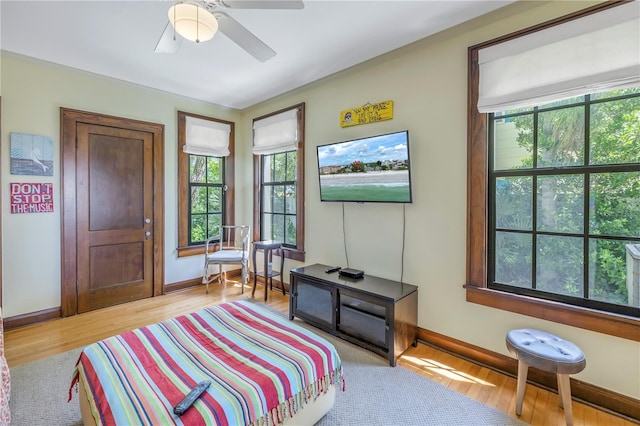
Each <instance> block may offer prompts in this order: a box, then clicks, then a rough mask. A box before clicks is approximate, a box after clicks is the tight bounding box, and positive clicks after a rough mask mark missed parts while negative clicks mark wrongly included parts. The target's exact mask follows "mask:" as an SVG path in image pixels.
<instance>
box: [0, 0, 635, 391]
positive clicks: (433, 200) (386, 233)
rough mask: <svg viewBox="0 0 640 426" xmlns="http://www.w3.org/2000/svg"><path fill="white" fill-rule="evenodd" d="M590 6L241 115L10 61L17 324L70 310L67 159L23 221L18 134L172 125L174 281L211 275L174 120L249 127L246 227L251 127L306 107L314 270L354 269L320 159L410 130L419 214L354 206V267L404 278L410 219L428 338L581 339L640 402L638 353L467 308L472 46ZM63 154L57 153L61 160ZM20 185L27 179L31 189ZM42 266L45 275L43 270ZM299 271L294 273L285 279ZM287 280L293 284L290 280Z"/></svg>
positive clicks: (411, 208) (242, 166) (510, 14)
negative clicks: (181, 172) (127, 122)
mask: <svg viewBox="0 0 640 426" xmlns="http://www.w3.org/2000/svg"><path fill="white" fill-rule="evenodd" d="M590 4H592V3H586V2H577V1H570V2H560V1H555V2H518V3H517V4H515V5H514V6H512V7H508V8H506V9H503V10H500V11H498V12H496V13H492V14H490V15H487V16H485V17H482V18H479V19H477V20H474V21H472V22H470V23H467V24H464V25H461V26H459V27H457V28H454V29H451V30H448V31H445V32H444V33H441V34H438V35H436V36H433V37H430V38H428V39H425V40H423V41H421V42H418V43H415V44H413V45H411V46H408V47H406V48H402V49H400V50H398V51H395V52H392V53H390V54H387V55H384V56H382V57H380V58H377V59H374V60H371V61H369V62H368V63H365V64H362V65H359V66H356V67H354V68H352V69H349V70H347V71H344V72H341V73H338V74H336V75H334V76H331V77H328V78H326V79H323V80H321V81H318V82H315V83H312V84H310V85H308V86H305V87H303V88H301V89H298V90H295V91H293V92H291V93H288V94H285V95H282V96H280V97H277V98H274V99H272V100H270V101H268V102H265V103H262V104H259V105H256V106H254V107H251V108H249V109H247V110H244V111H242V112H237V111H229V110H224V109H221V108H219V107H216V106H213V105H207V104H204V103H199V102H195V101H191V100H188V99H184V98H180V97H175V96H169V95H166V94H162V93H159V92H155V91H151V90H146V89H142V88H139V87H136V86H132V85H128V84H123V83H119V82H115V81H113V80H107V79H102V78H98V77H95V76H91V75H88V74H85V73H79V72H75V71H70V70H67V69H64V68H60V67H56V66H51V65H47V64H43V63H40V62H35V61H30V60H26V59H24V58H19V57H15V56H12V55H6V54H5V55H3V57H2V70H1V71H2V74H1V76H2V77H1V78H2V86H1V87H2V104H3V105H2V115H3V117H2V135H1V137H2V146H1V149H2V151H1V152H2V182H3V183H2V194H3V199H2V208H3V209H2V222H3V262H2V266H3V290H4V293H3V305H4V306H3V311H4V314H5V315H7V316H12V315H19V314H23V313H29V312H33V311H38V310H41V309H47V308H51V307H55V306H59V304H60V253H59V246H60V242H59V238H60V229H59V223H60V215H59V207H60V196H59V194H60V193H59V185H60V175H59V158H55V164H56V170H55V174H54V176H53V178H42V177H41V178H35V177H30V178H29V179H26V178H25V179H21V180H24V181H46V182H50V181H52V182H53V183H54V187H55V203H56V212H55V213H54V214H32V215H11V214H9V211H8V206H9V202H8V196H7V190H8V185H7V184H6V183H5V182H9V181H12V180H13V181H17V180H16V179H14V178H16V176H12V175H10V174H9V172H8V170H9V161H8V150H9V148H8V146H7V145H8V141H9V133H10V132H13V131H16V132H28V133H37V134H44V135H49V136H52V137H53V138H54V144H55V146H56V147H57V148H59V123H58V120H59V107H60V106H64V107H69V108H77V109H82V110H88V111H95V112H99V113H104V114H112V115H118V116H122V117H130V118H136V119H142V120H147V121H153V122H158V123H163V124H165V150H166V155H165V177H166V185H165V188H166V189H165V192H166V199H165V207H166V223H165V233H166V235H165V237H166V239H165V244H166V250H165V264H166V267H165V270H166V277H165V278H166V282H167V283H172V282H178V281H181V280H185V279H189V278H194V277H197V276H198V275H199V269H200V259H199V258H192V259H177V258H176V252H175V247H176V244H177V228H176V222H177V214H176V200H177V182H176V169H177V165H176V149H177V148H176V129H175V125H176V124H175V123H176V111H177V110H179V109H180V110H186V111H190V112H195V113H200V114H204V115H209V116H213V117H217V118H222V119H226V120H230V121H235V122H236V123H238V126H237V128H236V130H237V137H236V156H237V160H236V175H237V179H236V180H237V181H236V186H237V190H236V192H237V195H236V212H237V213H236V221H237V222H238V223H240V222H243V223H252V197H253V192H252V185H253V176H252V155H251V152H250V146H251V142H250V136H247V135H251V134H252V131H251V122H252V119H253V118H254V117H258V116H261V115H264V114H267V113H270V112H273V111H275V110H278V109H281V108H284V107H287V106H291V105H294V104H297V103H299V102H305V103H306V132H305V136H306V158H305V167H306V174H305V179H306V187H305V191H306V197H305V216H306V247H305V248H306V251H307V257H306V262H305V263H315V262H321V263H326V264H332V265H333V264H336V265H344V264H345V255H344V245H343V236H342V206H341V205H340V204H338V203H321V202H320V201H319V198H320V197H319V194H318V175H317V165H316V161H317V159H316V152H315V147H316V146H317V145H319V144H324V143H329V142H334V141H340V140H347V139H352V138H356V137H360V136H364V135H373V134H379V133H385V132H390V131H395V130H401V129H408V130H409V132H410V145H411V161H412V181H413V191H414V192H413V197H414V202H413V203H412V204H409V205H407V206H406V210H405V211H403V207H402V206H401V205H384V204H363V205H360V204H346V205H345V219H346V222H345V226H346V244H347V248H348V253H349V261H350V266H352V267H356V268H361V269H364V270H365V271H366V273H367V274H370V275H378V276H382V277H386V278H390V279H394V280H399V279H400V276H401V273H402V270H403V268H402V264H401V260H402V259H401V251H402V238H401V235H402V221H403V215H406V241H405V248H404V252H405V255H404V271H403V279H404V281H405V282H408V283H411V284H415V285H418V286H419V288H420V290H419V318H418V321H419V324H418V325H419V326H420V327H422V328H425V329H428V330H432V331H435V332H437V333H441V334H444V335H447V336H450V337H453V338H455V339H459V340H462V341H465V342H468V343H470V344H473V345H477V346H481V347H484V348H487V349H489V350H492V351H495V352H499V353H503V354H507V351H506V347H505V344H504V336H505V334H506V332H507V331H508V330H509V329H511V328H517V327H538V328H541V329H544V330H548V331H551V332H554V333H557V334H559V335H561V336H564V337H565V338H568V339H571V340H573V341H574V342H575V343H577V344H578V345H580V346H581V347H582V349H583V350H584V351H585V353H586V354H587V368H586V369H585V370H584V371H583V372H582V373H580V374H578V375H577V376H576V377H577V378H578V379H580V380H583V381H586V382H589V383H592V384H594V385H597V386H601V387H603V388H606V389H610V390H612V391H615V392H619V393H622V394H625V395H628V396H631V397H634V398H640V344H639V343H637V342H631V341H628V340H624V339H618V338H614V337H610V336H606V335H603V334H598V333H593V332H589V331H585V330H581V329H578V328H573V327H567V326H564V325H562V324H555V323H551V322H547V321H543V320H538V319H534V318H530V317H527V316H523V315H517V314H512V313H509V312H504V311H501V310H497V309H491V308H488V307H485V306H480V305H476V304H471V303H467V302H466V301H465V291H464V289H463V288H462V285H463V284H464V282H465V268H466V266H465V250H466V248H465V247H466V245H465V244H466V243H465V242H466V236H465V235H466V234H465V233H466V161H467V157H466V155H467V150H466V143H467V142H466V132H467V128H466V120H467V117H466V102H467V91H466V87H467V48H468V47H469V46H471V45H474V44H477V43H480V42H482V41H485V40H489V39H491V38H494V37H497V36H500V35H503V34H506V33H509V32H512V31H515V30H518V29H521V28H525V27H527V26H530V25H533V24H536V23H539V22H543V21H545V20H548V19H551V18H554V17H557V16H561V15H563V14H565V13H569V12H571V11H574V10H578V9H581V8H584V7H586V6H588V5H590ZM388 99H391V100H393V101H394V118H393V120H389V121H385V122H380V123H375V124H367V125H362V126H355V127H350V128H345V129H343V128H340V126H339V124H338V113H339V111H340V110H343V109H347V108H351V107H355V106H359V105H363V104H365V103H367V102H371V103H374V102H379V101H384V100H388ZM57 152H58V153H59V151H57ZM20 178H22V177H20ZM34 265H37V267H34ZM298 265H299V263H296V262H291V261H287V264H286V266H287V269H289V268H292V267H295V266H298ZM285 276H286V274H285Z"/></svg>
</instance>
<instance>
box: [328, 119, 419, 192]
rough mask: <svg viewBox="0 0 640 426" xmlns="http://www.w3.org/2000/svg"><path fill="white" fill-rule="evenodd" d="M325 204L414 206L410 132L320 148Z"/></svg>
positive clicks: (366, 138)
mask: <svg viewBox="0 0 640 426" xmlns="http://www.w3.org/2000/svg"><path fill="white" fill-rule="evenodd" d="M317 151H318V175H319V177H320V199H321V201H353V202H359V203H368V202H379V203H411V173H410V162H409V131H408V130H403V131H400V132H395V133H387V134H384V135H377V136H369V137H365V138H361V139H354V140H349V141H344V142H336V143H330V144H326V145H319V146H318V147H317Z"/></svg>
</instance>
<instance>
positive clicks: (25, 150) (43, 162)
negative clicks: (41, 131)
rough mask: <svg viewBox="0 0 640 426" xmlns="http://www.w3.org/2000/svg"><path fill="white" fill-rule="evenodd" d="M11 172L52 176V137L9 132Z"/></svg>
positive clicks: (14, 173) (13, 173)
mask: <svg viewBox="0 0 640 426" xmlns="http://www.w3.org/2000/svg"><path fill="white" fill-rule="evenodd" d="M11 174H12V175H31V176H53V139H51V138H50V137H49V136H40V135H31V134H28V133H11Z"/></svg>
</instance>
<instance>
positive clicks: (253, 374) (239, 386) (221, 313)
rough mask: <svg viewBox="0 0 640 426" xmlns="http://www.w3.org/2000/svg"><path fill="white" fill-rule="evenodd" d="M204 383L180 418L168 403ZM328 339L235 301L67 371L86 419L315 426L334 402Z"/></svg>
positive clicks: (96, 352) (98, 352)
mask: <svg viewBox="0 0 640 426" xmlns="http://www.w3.org/2000/svg"><path fill="white" fill-rule="evenodd" d="M203 380H210V381H211V385H210V386H209V388H208V389H207V390H206V391H205V393H203V394H202V396H201V397H200V398H198V400H196V402H195V403H194V405H193V406H192V407H191V408H189V409H188V410H187V411H186V412H185V413H184V414H183V415H182V416H176V415H175V414H173V407H174V406H175V405H176V404H177V403H178V402H180V401H181V400H182V399H183V398H184V396H185V395H186V394H187V393H189V391H190V390H191V389H192V388H193V387H194V386H195V385H196V384H197V383H199V382H201V381H203ZM340 384H341V385H342V389H343V390H344V380H343V375H342V364H341V360H340V357H339V355H338V353H337V352H336V350H335V348H334V347H333V345H332V344H331V343H330V342H328V341H327V340H325V339H323V338H322V337H320V336H318V335H316V334H315V333H313V332H311V331H309V330H307V329H305V328H302V327H301V326H299V325H297V324H295V323H293V322H290V321H288V320H287V319H286V318H284V317H282V316H280V315H278V314H274V313H273V312H271V311H270V310H268V309H267V308H265V307H264V306H261V305H258V304H257V303H254V302H251V301H248V300H238V301H233V302H228V303H224V304H221V305H217V306H213V307H210V308H207V309H203V310H200V311H197V312H194V313H191V314H187V315H183V316H179V317H176V318H173V319H170V320H167V321H164V322H160V323H157V324H153V325H150V326H147V327H142V328H139V329H135V330H131V331H128V332H126V333H123V334H120V335H117V336H113V337H110V338H108V339H105V340H102V341H100V342H97V343H94V344H92V345H90V346H87V347H86V348H85V349H84V350H83V351H82V353H81V354H80V357H79V359H78V362H77V364H76V368H75V370H74V372H73V377H72V382H71V387H70V390H69V400H71V399H72V391H73V390H74V389H75V390H76V391H77V393H78V399H79V403H80V410H81V413H82V418H83V422H84V424H85V425H90V424H98V425H133V424H135V425H158V424H162V425H171V424H188V425H197V424H207V425H209V424H216V425H257V426H267V425H281V424H295V425H302V424H314V423H316V422H317V421H318V420H319V419H320V418H322V416H324V414H326V412H327V411H329V410H330V409H331V408H332V407H333V405H334V401H335V394H336V388H337V387H339V385H340Z"/></svg>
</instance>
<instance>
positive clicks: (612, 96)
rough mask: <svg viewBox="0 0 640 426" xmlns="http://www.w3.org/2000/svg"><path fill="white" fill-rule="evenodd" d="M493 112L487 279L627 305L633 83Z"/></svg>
mask: <svg viewBox="0 0 640 426" xmlns="http://www.w3.org/2000/svg"><path fill="white" fill-rule="evenodd" d="M491 118H492V120H493V123H494V124H493V127H492V129H493V130H492V132H493V153H494V156H493V161H494V168H493V172H492V185H493V188H494V191H493V193H492V200H491V202H492V205H494V206H495V209H494V217H493V230H494V231H493V235H494V239H493V241H494V250H493V254H494V264H493V275H494V281H495V282H496V283H500V284H505V285H509V286H513V287H521V288H528V289H535V290H541V291H545V292H550V293H554V294H559V295H564V296H569V297H577V298H586V299H592V300H598V301H603V302H607V303H612V304H616V305H627V304H628V297H627V296H628V295H627V277H626V275H627V272H626V271H627V265H626V248H625V246H626V245H628V244H639V243H640V88H634V89H627V90H618V91H613V92H608V93H604V94H598V95H588V96H586V97H579V98H574V99H569V100H565V101H562V102H559V103H555V104H549V105H544V106H541V107H539V108H535V109H529V110H518V111H507V112H503V113H500V114H495V115H494V116H492V117H491ZM534 160H535V161H534ZM585 263H586V267H585Z"/></svg>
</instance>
